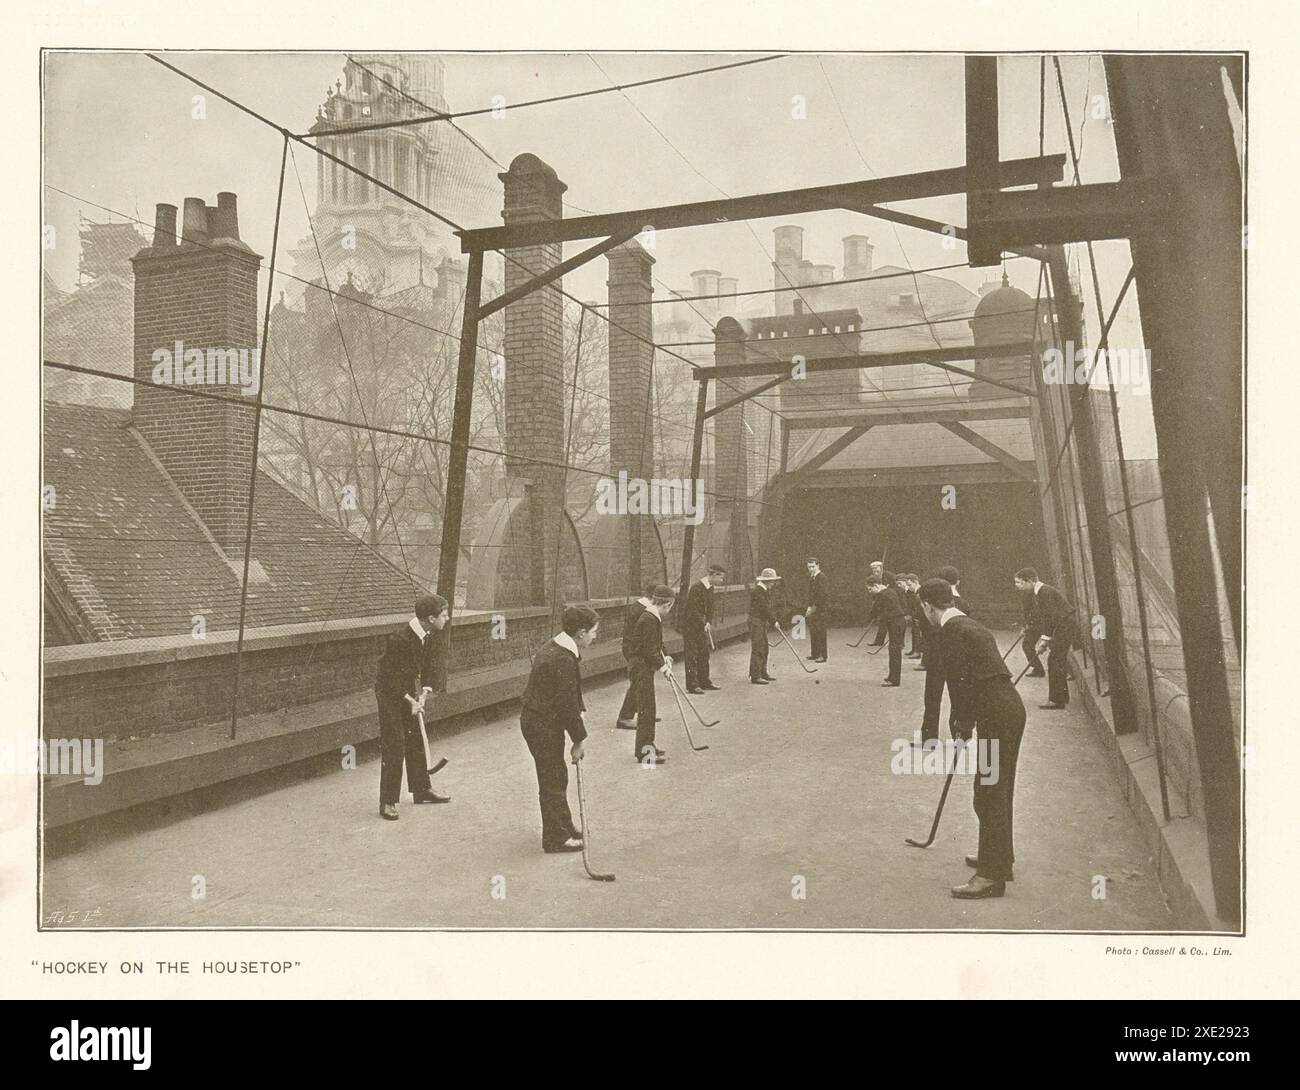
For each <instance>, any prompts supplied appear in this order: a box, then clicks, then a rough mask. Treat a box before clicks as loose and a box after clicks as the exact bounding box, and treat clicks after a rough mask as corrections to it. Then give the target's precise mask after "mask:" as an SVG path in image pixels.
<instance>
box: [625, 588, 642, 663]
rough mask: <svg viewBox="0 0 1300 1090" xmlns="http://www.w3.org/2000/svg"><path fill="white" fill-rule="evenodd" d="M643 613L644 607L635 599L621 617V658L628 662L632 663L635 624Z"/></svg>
mask: <svg viewBox="0 0 1300 1090" xmlns="http://www.w3.org/2000/svg"><path fill="white" fill-rule="evenodd" d="M644 612H645V606H644V605H642V604H641V600H640V599H637V600H636V601H635V602H633V603H632V604H631V605H629V606H628V607H627V613H625V614H624V615H623V658H624V659H626V660H627V661H628V662H631V661H632V645H633V642H634V637H635V635H636V622H637V620H638V619H639V618H640V616H641V614H642V613H644Z"/></svg>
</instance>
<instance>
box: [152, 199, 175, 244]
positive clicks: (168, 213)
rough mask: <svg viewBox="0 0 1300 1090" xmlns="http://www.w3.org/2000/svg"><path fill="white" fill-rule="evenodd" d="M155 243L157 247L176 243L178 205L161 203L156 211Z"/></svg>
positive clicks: (154, 223) (154, 225)
mask: <svg viewBox="0 0 1300 1090" xmlns="http://www.w3.org/2000/svg"><path fill="white" fill-rule="evenodd" d="M153 244H154V246H155V247H161V246H175V245H176V206H175V205H174V204H160V205H158V206H157V208H156V209H155V211H154V219H153Z"/></svg>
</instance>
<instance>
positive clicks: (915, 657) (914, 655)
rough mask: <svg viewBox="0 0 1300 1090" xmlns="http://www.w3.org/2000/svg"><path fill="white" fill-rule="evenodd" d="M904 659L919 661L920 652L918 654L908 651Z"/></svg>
mask: <svg viewBox="0 0 1300 1090" xmlns="http://www.w3.org/2000/svg"><path fill="white" fill-rule="evenodd" d="M904 657H905V658H909V659H919V658H920V657H921V652H920V651H909V652H908V653H907V654H906V656H904Z"/></svg>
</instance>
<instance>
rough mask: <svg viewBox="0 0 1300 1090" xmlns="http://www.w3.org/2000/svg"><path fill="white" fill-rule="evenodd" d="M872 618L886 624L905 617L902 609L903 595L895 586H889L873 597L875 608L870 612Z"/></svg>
mask: <svg viewBox="0 0 1300 1090" xmlns="http://www.w3.org/2000/svg"><path fill="white" fill-rule="evenodd" d="M871 614H872V616H873V617H875V618H876V619H877V620H880V621H883V622H885V623H886V624H888V623H889V622H890V621H896V620H898V618H900V617H905V616H907V610H906V609H905V608H904V603H903V593H902V591H900V590H899V589H898V588H897V587H896V586H894V585H892V584H891V585H889V586H887V587H885V589H884V590H882V591H880V593H878V594H877V595H876V596H875V606H874V608H873V609H872V611H871Z"/></svg>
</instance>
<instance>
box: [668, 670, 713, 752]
mask: <svg viewBox="0 0 1300 1090" xmlns="http://www.w3.org/2000/svg"><path fill="white" fill-rule="evenodd" d="M668 682H669V684H668V688H669V689H670V690H672V694H673V700H674V701H676V703H677V714H678V715H680V716H681V717H682V726H683V727H685V728H686V740H687V741H688V742H690V744H691V749H693V750H695V752H696V753H702V752H703V751H704V750H706V749H708V748H709V747H708V746H697V745H696V744H695V739H694V737H692V735H691V725H690V723H688V722H687V721H686V709H685V708H683V707H682V702H681V698H680V697H678V695H677V679H676V678H675V677H673V676H672V674H669V675H668Z"/></svg>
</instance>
